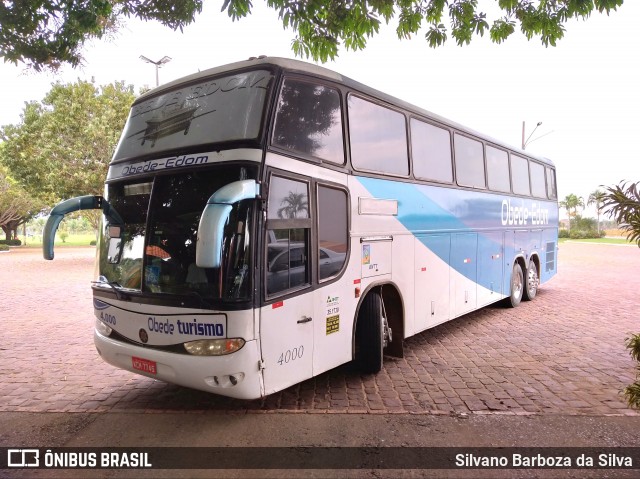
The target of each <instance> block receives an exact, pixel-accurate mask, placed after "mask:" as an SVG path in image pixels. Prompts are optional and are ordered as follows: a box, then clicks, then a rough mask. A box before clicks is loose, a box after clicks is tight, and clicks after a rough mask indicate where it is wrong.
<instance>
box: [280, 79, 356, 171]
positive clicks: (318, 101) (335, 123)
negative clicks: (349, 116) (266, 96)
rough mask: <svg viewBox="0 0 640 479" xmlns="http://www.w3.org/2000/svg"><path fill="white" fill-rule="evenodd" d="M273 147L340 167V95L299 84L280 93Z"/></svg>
mask: <svg viewBox="0 0 640 479" xmlns="http://www.w3.org/2000/svg"><path fill="white" fill-rule="evenodd" d="M273 144H274V145H275V146H279V147H280V148H284V149H287V150H291V151H293V152H295V153H300V154H303V155H309V156H314V157H317V158H320V159H322V160H325V161H330V162H332V163H338V164H343V163H344V147H343V141H342V115H341V110H340V94H339V93H338V91H337V90H334V89H332V88H328V87H325V86H321V85H315V84H313V83H307V82H303V81H299V80H286V81H285V82H284V84H283V86H282V90H281V91H280V98H279V100H278V112H277V114H276V122H275V127H274V130H273Z"/></svg>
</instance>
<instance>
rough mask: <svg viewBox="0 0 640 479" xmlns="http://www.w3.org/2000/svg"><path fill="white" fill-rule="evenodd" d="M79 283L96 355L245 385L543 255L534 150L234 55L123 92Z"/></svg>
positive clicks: (550, 226) (353, 349) (326, 78)
mask: <svg viewBox="0 0 640 479" xmlns="http://www.w3.org/2000/svg"><path fill="white" fill-rule="evenodd" d="M81 209H100V210H102V213H103V220H102V226H101V231H100V238H99V242H98V253H97V261H98V267H97V269H98V271H97V278H96V281H95V282H94V283H93V304H94V309H95V316H96V323H95V335H94V339H95V345H96V348H97V350H98V353H99V354H100V356H101V357H102V359H104V360H105V361H106V362H108V363H110V364H112V365H114V366H116V367H118V368H122V369H126V370H129V371H131V372H134V373H138V374H142V375H145V376H148V377H152V378H156V379H159V380H162V381H167V382H171V383H177V384H180V385H183V386H187V387H191V388H195V389H200V390H204V391H209V392H212V393H216V394H221V395H226V396H231V397H236V398H246V399H251V398H258V397H261V396H265V395H268V394H271V393H274V392H276V391H279V390H282V389H284V388H286V387H288V386H291V385H293V384H296V383H298V382H300V381H304V380H305V379H308V378H311V377H313V376H315V375H318V374H320V373H322V372H325V371H327V370H329V369H332V368H335V367H336V366H339V365H341V364H344V363H346V362H349V361H352V360H355V361H356V362H357V364H359V365H360V367H361V368H362V370H363V371H366V372H369V373H375V372H377V371H379V370H380V369H381V367H382V364H383V355H384V354H388V355H391V356H402V354H403V348H402V343H403V339H404V338H407V337H409V336H412V335H414V334H417V333H419V332H421V331H424V330H426V329H428V328H431V327H434V326H436V325H438V324H440V323H443V322H445V321H448V320H450V319H453V318H456V317H458V316H461V315H464V314H466V313H469V312H470V311H474V310H476V309H478V308H481V307H483V306H486V305H488V304H490V303H494V302H496V301H500V300H502V301H506V302H507V303H508V304H509V305H511V306H517V305H518V304H519V303H520V301H521V300H522V299H525V300H532V299H534V298H535V296H536V292H537V290H538V287H539V285H540V284H542V283H544V282H546V281H548V280H549V279H550V278H551V277H553V276H554V274H555V273H556V268H557V260H556V259H557V258H556V249H557V248H556V244H557V233H558V207H557V194H556V174H555V168H554V165H553V164H552V162H550V161H549V160H547V159H544V158H540V157H537V156H533V155H530V154H528V153H525V152H524V151H521V150H519V149H514V148H512V147H509V146H508V145H506V144H504V143H502V142H500V141H496V140H494V139H491V138H488V137H486V136H484V135H481V134H479V133H477V132H474V131H472V130H470V129H468V128H465V127H463V126H461V125H458V124H456V123H453V122H451V121H449V120H446V119H444V118H442V117H440V116H437V115H434V114H433V113H430V112H428V111H425V110H423V109H420V108H418V107H416V106H413V105H410V104H408V103H405V102H403V101H400V100H398V99H396V98H393V97H391V96H389V95H386V94H383V93H381V92H379V91H376V90H374V89H372V88H369V87H367V86H365V85H362V84H360V83H358V82H355V81H353V80H350V79H348V78H345V77H343V76H342V75H339V74H337V73H334V72H333V71H330V70H327V69H325V68H322V67H319V66H315V65H311V64H308V63H304V62H300V61H294V60H288V59H280V58H265V57H260V58H253V59H250V60H248V61H243V62H239V63H234V64H230V65H226V66H222V67H218V68H213V69H210V70H207V71H203V72H201V73H197V74H195V75H192V76H188V77H185V78H183V79H181V80H177V81H174V82H171V83H169V84H167V85H164V86H161V87H160V88H156V89H155V90H152V91H150V92H148V93H146V94H144V95H142V96H141V97H140V98H138V99H137V100H136V101H135V103H134V104H133V106H132V109H131V112H130V115H129V118H128V120H127V123H126V125H125V128H124V131H123V133H122V137H121V139H120V142H119V144H118V146H117V149H116V151H115V154H114V156H113V159H112V161H111V163H110V166H109V171H108V176H107V179H106V184H105V193H104V196H84V197H78V198H74V199H70V200H66V201H64V202H62V203H60V204H59V205H57V206H56V207H55V208H54V209H53V210H52V213H51V216H50V218H49V220H48V222H47V226H46V227H45V232H44V233H45V244H44V256H45V258H47V259H52V258H53V239H54V236H55V232H56V229H57V227H58V224H59V222H60V220H61V219H62V218H63V216H64V215H65V214H67V213H69V212H71V211H76V210H81Z"/></svg>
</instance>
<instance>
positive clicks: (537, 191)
mask: <svg viewBox="0 0 640 479" xmlns="http://www.w3.org/2000/svg"><path fill="white" fill-rule="evenodd" d="M529 172H530V174H531V194H532V195H533V196H537V197H538V198H546V197H547V185H546V184H545V181H544V166H542V165H541V164H540V163H534V162H533V161H530V162H529Z"/></svg>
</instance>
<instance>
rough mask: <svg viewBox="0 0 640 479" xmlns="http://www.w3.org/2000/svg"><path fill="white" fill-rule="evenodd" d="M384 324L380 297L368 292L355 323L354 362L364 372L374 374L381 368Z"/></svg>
mask: <svg viewBox="0 0 640 479" xmlns="http://www.w3.org/2000/svg"><path fill="white" fill-rule="evenodd" d="M384 326H385V319H384V316H383V308H382V298H381V297H380V295H379V294H377V293H373V292H372V293H369V294H368V295H367V296H366V297H365V298H364V300H363V302H362V305H361V306H360V312H359V313H358V322H357V323H356V344H355V346H356V354H355V356H356V364H357V365H358V368H359V369H360V370H361V371H363V372H365V373H372V374H375V373H377V372H379V371H380V370H381V369H382V361H383V349H384V342H385V341H384V340H385V334H384Z"/></svg>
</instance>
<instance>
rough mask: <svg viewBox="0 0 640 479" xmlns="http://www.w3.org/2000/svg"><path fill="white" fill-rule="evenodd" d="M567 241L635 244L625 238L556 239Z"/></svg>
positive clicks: (560, 241) (559, 241)
mask: <svg viewBox="0 0 640 479" xmlns="http://www.w3.org/2000/svg"><path fill="white" fill-rule="evenodd" d="M568 241H571V242H572V243H600V244H623V245H633V244H635V243H631V242H629V241H627V240H626V239H625V238H593V239H571V238H560V239H559V240H558V243H566V242H568Z"/></svg>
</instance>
